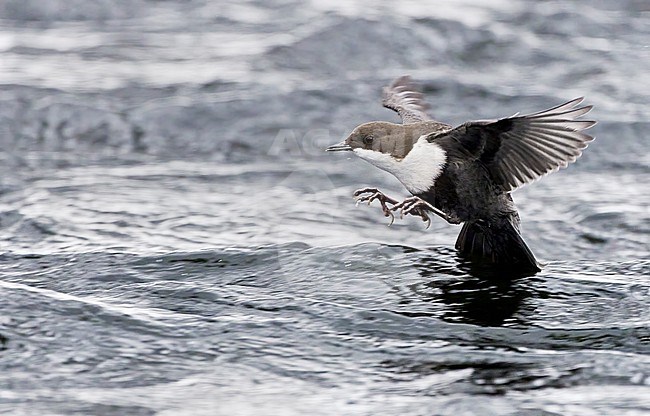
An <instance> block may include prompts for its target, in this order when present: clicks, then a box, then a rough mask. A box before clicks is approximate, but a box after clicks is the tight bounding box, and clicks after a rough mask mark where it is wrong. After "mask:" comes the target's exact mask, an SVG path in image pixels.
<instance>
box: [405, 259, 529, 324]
mask: <svg viewBox="0 0 650 416" xmlns="http://www.w3.org/2000/svg"><path fill="white" fill-rule="evenodd" d="M419 254H420V256H419V258H417V259H415V264H414V266H415V267H416V268H417V269H418V272H419V274H420V275H421V276H422V277H423V281H422V282H421V283H420V284H418V285H415V286H413V287H412V290H413V291H414V292H416V294H417V295H418V296H419V297H420V299H422V300H425V301H427V302H431V303H438V304H443V305H444V311H443V312H442V315H441V316H440V317H441V318H442V319H444V320H447V321H453V322H462V323H468V324H473V325H480V326H503V325H517V324H518V323H521V322H520V318H519V317H521V316H522V312H525V311H522V308H524V307H525V306H524V305H525V302H524V301H525V299H526V298H529V297H530V296H531V295H532V293H531V291H530V289H529V288H527V286H526V283H525V280H526V279H524V278H525V277H526V276H525V275H522V274H518V273H516V272H514V271H511V270H504V269H500V270H496V269H493V268H492V269H491V268H486V267H481V266H478V265H476V264H472V263H470V262H468V261H465V260H462V259H460V258H458V256H456V255H455V253H454V252H453V250H451V249H449V248H442V247H440V248H432V249H427V250H425V251H420V253H419ZM524 315H525V313H524Z"/></svg>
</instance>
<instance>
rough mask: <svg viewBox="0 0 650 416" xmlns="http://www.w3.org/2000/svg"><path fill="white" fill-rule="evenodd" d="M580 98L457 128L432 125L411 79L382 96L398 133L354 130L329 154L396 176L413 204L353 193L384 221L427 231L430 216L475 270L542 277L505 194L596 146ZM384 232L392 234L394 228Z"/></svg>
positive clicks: (383, 126)
mask: <svg viewBox="0 0 650 416" xmlns="http://www.w3.org/2000/svg"><path fill="white" fill-rule="evenodd" d="M583 100H584V98H583V97H579V98H575V99H573V100H570V101H568V102H565V103H564V104H560V105H558V106H555V107H552V108H549V109H547V110H543V111H538V112H535V113H531V114H526V115H519V113H517V114H515V115H513V116H510V117H505V118H499V119H492V120H477V121H468V122H466V123H464V124H461V125H460V126H457V127H452V126H451V125H449V124H445V123H441V122H438V121H435V120H433V119H432V118H431V117H430V116H429V115H428V114H427V110H428V109H429V108H430V106H429V105H428V104H427V103H426V102H425V100H424V95H423V94H422V93H421V92H420V90H419V89H418V88H417V85H416V84H415V83H414V82H413V80H412V79H411V77H410V76H408V75H405V76H401V77H399V78H397V79H395V80H394V81H393V82H392V83H390V84H389V85H388V86H386V87H384V88H383V93H382V105H383V106H384V107H386V108H388V109H391V110H393V111H395V112H396V113H397V114H398V115H399V116H400V118H401V120H402V123H401V124H396V123H390V122H385V121H372V122H368V123H364V124H361V125H359V126H358V127H356V128H354V129H353V130H352V132H351V133H350V135H349V136H348V137H347V138H346V139H345V140H344V141H342V142H341V143H337V144H335V145H332V146H330V147H328V148H327V149H326V150H327V151H330V152H334V151H337V152H340V151H346V152H348V151H349V152H353V153H355V154H356V155H357V156H358V157H360V158H361V159H363V160H365V161H367V162H370V163H371V164H373V165H374V166H376V167H378V168H380V169H382V170H384V171H387V172H389V173H391V174H392V175H393V176H395V177H396V178H397V179H398V180H399V181H400V182H401V183H402V184H403V185H404V187H405V188H406V190H407V191H408V192H409V193H410V194H411V196H410V197H408V198H406V199H404V200H403V201H401V202H398V200H396V199H394V198H391V197H389V196H387V195H385V194H384V193H383V192H381V191H380V190H378V189H377V188H372V187H368V188H362V189H359V190H357V191H355V192H354V197H355V198H356V200H357V205H358V204H359V203H360V202H367V203H368V205H370V203H372V202H373V201H378V202H379V203H380V205H381V208H382V211H383V213H384V215H385V216H386V217H389V216H390V217H391V222H390V224H392V223H393V220H394V218H395V217H394V213H397V212H398V211H399V213H400V217H401V218H402V217H404V216H405V215H413V216H418V217H420V218H421V219H422V220H423V221H426V222H427V228H428V226H429V225H430V224H431V219H430V217H429V213H433V214H435V215H437V216H439V217H441V218H442V219H444V220H445V221H447V222H448V223H450V224H463V225H462V228H461V231H460V234H459V235H458V238H457V240H456V244H455V248H456V250H457V251H458V254H459V256H460V257H461V258H464V259H468V260H470V261H471V262H472V263H473V264H477V265H482V266H486V267H494V268H497V269H498V270H509V271H515V272H517V273H524V274H535V273H537V272H539V271H541V269H542V265H541V263H539V262H538V261H537V259H536V258H535V256H534V254H533V253H532V251H531V250H530V248H529V247H528V245H527V244H526V242H525V241H524V240H523V238H522V236H521V229H520V222H521V221H520V217H519V213H518V211H517V209H516V207H515V205H514V202H513V199H512V196H511V192H512V191H514V190H516V189H518V188H520V187H522V186H524V185H526V184H529V183H531V182H534V181H536V180H538V179H540V178H541V177H543V176H545V175H548V174H550V173H552V172H555V171H558V170H559V169H560V168H566V167H567V166H568V165H569V164H571V163H573V162H575V161H576V160H577V159H578V158H579V157H580V156H581V155H582V152H583V150H584V149H585V148H586V147H587V145H588V144H589V143H590V142H591V141H592V140H594V137H592V136H591V135H589V134H587V133H585V132H583V131H584V130H586V129H588V128H590V127H592V126H593V125H594V124H596V121H594V120H582V119H580V120H578V118H579V117H581V116H583V115H585V114H587V113H588V112H589V111H591V109H592V107H593V106H591V105H587V106H580V104H581V103H582V102H583ZM390 224H389V225H390Z"/></svg>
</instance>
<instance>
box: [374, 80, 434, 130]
mask: <svg viewBox="0 0 650 416" xmlns="http://www.w3.org/2000/svg"><path fill="white" fill-rule="evenodd" d="M423 97H424V96H423V95H422V93H421V92H420V91H418V89H417V87H416V86H415V84H414V83H413V81H412V80H411V77H410V76H408V75H404V76H401V77H399V78H397V79H396V80H394V81H393V82H392V83H391V84H390V85H389V86H387V87H384V89H383V94H382V99H381V103H382V105H383V106H384V107H386V108H390V109H391V110H394V111H395V112H397V114H399V115H400V117H401V118H402V123H403V124H411V123H417V122H420V121H427V120H431V117H429V116H428V115H427V113H426V110H427V109H428V108H429V104H427V103H426V102H424V99H423Z"/></svg>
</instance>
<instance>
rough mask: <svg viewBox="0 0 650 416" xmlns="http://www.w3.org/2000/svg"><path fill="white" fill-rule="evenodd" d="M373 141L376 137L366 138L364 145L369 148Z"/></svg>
mask: <svg viewBox="0 0 650 416" xmlns="http://www.w3.org/2000/svg"><path fill="white" fill-rule="evenodd" d="M373 140H374V137H372V136H366V137H364V138H363V144H365V145H366V146H369V145H371V144H372V141H373Z"/></svg>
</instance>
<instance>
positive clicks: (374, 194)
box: [353, 188, 397, 227]
mask: <svg viewBox="0 0 650 416" xmlns="http://www.w3.org/2000/svg"><path fill="white" fill-rule="evenodd" d="M353 196H354V199H355V200H356V201H357V205H359V204H360V203H362V202H367V203H368V205H370V204H371V203H372V201H375V200H377V201H379V204H380V205H381V210H382V211H383V212H384V217H390V223H389V224H388V226H389V227H390V226H391V225H392V224H393V221H395V215H393V212H392V211H393V208H392V207H388V206H387V205H386V204H392V205H395V204H397V200H395V199H393V198H391V197H389V196H386V195H384V193H383V192H381V191H380V190H378V189H377V188H362V189H358V190H356V191H354V194H353Z"/></svg>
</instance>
